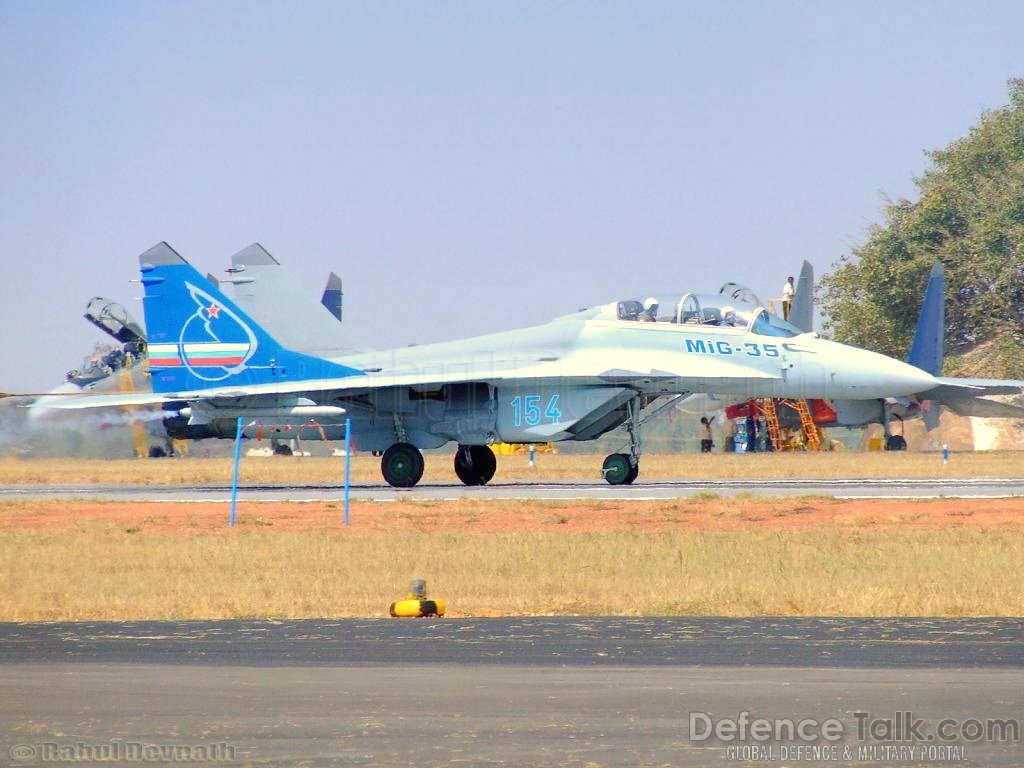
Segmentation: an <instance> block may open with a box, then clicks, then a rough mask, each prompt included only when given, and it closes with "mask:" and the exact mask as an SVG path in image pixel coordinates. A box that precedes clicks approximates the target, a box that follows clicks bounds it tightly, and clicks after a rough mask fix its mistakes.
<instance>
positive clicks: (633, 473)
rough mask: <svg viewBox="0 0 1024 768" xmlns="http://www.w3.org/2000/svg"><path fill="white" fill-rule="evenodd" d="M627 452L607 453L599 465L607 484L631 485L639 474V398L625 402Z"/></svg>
mask: <svg viewBox="0 0 1024 768" xmlns="http://www.w3.org/2000/svg"><path fill="white" fill-rule="evenodd" d="M626 413H627V414H628V415H627V418H626V431H628V432H629V453H612V454H609V455H608V456H607V457H606V458H605V460H604V464H603V465H602V467H601V471H602V472H603V473H604V479H605V480H607V481H608V484H609V485H632V484H633V481H634V480H636V479H637V477H638V476H639V475H640V398H638V397H634V398H633V399H632V400H630V401H629V402H628V403H626Z"/></svg>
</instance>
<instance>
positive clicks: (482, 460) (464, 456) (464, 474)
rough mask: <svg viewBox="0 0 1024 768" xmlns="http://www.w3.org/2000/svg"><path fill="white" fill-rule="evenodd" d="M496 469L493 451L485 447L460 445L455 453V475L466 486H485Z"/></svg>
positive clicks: (496, 464)
mask: <svg viewBox="0 0 1024 768" xmlns="http://www.w3.org/2000/svg"><path fill="white" fill-rule="evenodd" d="M497 468H498V462H497V459H495V458H494V451H492V450H491V449H490V448H488V447H487V446H486V445H460V446H459V447H458V450H456V451H455V474H456V475H458V476H459V480H461V481H462V482H463V483H464V484H466V485H486V484H487V483H488V482H490V480H491V478H492V477H494V471H495V470H496V469H497Z"/></svg>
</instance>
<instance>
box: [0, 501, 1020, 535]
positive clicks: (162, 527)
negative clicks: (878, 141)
mask: <svg viewBox="0 0 1024 768" xmlns="http://www.w3.org/2000/svg"><path fill="white" fill-rule="evenodd" d="M228 512H229V508H228V505H227V504H224V503H212V502H203V503H189V504H182V503H134V502H132V503H103V502H93V501H25V502H9V503H4V504H0V531H36V532H54V533H57V532H73V531H75V530H85V529H93V530H95V529H96V528H97V527H99V528H103V529H108V528H109V529H111V530H112V531H121V532H126V533H133V534H134V533H143V532H144V533H146V534H157V535H164V536H187V535H190V534H198V533H211V532H217V531H221V532H224V533H229V532H230V529H229V528H228V526H227V520H228ZM350 513H351V514H350V521H351V522H350V525H349V526H348V527H345V526H344V525H343V524H342V508H341V505H340V504H339V503H333V502H316V503H288V502H284V503H279V502H273V503H255V502H248V503H246V502H241V503H239V506H238V516H237V520H238V528H237V529H238V530H242V531H244V530H256V529H259V530H261V531H263V532H270V531H271V530H272V531H275V532H276V531H281V532H291V531H310V530H323V531H325V532H328V531H334V532H338V533H346V534H380V533H388V532H410V531H416V532H421V533H425V534H444V533H451V532H453V531H460V532H464V533H481V534H495V533H499V534H507V533H517V532H536V531H544V532H548V533H550V532H555V531H559V532H564V533H567V534H572V533H593V532H605V531H623V530H631V531H663V530H689V531H697V532H700V531H736V530H793V529H800V528H816V527H824V526H849V527H851V528H853V529H856V528H874V529H877V528H899V529H923V528H950V527H955V528H1004V529H1005V528H1009V529H1018V530H1019V529H1024V498H1010V499H978V500H962V499H936V500H919V501H918V500H914V501H906V500H888V499H885V500H866V499H858V500H835V499H827V498H819V497H793V498H771V499H748V498H742V499H729V498H717V497H716V498H696V499H677V500H669V501H656V502H651V501H645V502H526V503H523V502H503V501H474V500H462V501H453V502H391V503H381V502H355V503H353V504H352V506H351V509H350Z"/></svg>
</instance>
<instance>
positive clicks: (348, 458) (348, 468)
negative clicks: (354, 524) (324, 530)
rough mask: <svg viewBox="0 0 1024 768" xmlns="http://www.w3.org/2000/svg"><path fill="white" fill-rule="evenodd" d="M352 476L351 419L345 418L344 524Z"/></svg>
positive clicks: (346, 519) (346, 522) (346, 521)
mask: <svg viewBox="0 0 1024 768" xmlns="http://www.w3.org/2000/svg"><path fill="white" fill-rule="evenodd" d="M351 477H352V419H345V525H348V489H349V479H350V478H351Z"/></svg>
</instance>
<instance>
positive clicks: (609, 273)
mask: <svg viewBox="0 0 1024 768" xmlns="http://www.w3.org/2000/svg"><path fill="white" fill-rule="evenodd" d="M1021 29H1024V4H1020V3H1015V2H1005V3H1000V2H988V3H978V4H968V3H962V2H955V3H954V2H901V3H892V2H884V3H883V2H879V3H872V2H849V3H844V2H808V3H801V2H771V3H769V2H764V3H753V2H750V3H747V2H705V3H682V2H677V3H626V2H621V3H604V2H595V3H578V2H558V3H498V2H473V3H469V2H467V3H386V2H382V3H376V2H374V3H371V2H366V3H341V2H325V3H319V2H289V3H276V2H257V3H237V2H202V3H196V2H174V3H170V2H164V3H153V2H80V3H78V2H70V1H66V2H14V1H13V0H5V1H4V2H0V104H2V105H3V109H2V112H0V114H2V119H0V174H2V179H3V181H2V183H0V259H2V265H3V274H4V281H3V282H4V286H5V290H4V302H3V303H2V304H0V313H2V315H0V327H2V328H3V329H4V330H3V344H4V347H5V351H6V354H7V359H8V364H7V365H6V366H4V372H3V375H2V378H0V389H2V390H7V391H12V390H14V391H27V390H34V389H40V388H49V387H51V386H54V385H56V384H58V383H59V382H60V381H61V380H62V376H63V372H64V371H65V370H66V369H68V368H72V367H76V366H77V365H78V363H79V361H80V359H81V357H82V355H84V354H85V353H86V352H87V351H88V350H89V349H91V347H92V344H93V342H94V341H97V340H99V339H101V338H103V337H102V336H101V335H100V334H99V333H98V332H96V331H95V330H93V329H92V328H91V326H89V325H88V324H87V323H86V322H85V321H84V320H82V319H81V313H82V310H83V309H84V307H85V303H86V301H87V300H88V299H89V298H90V297H91V296H93V295H96V294H102V295H106V296H109V297H112V298H115V299H118V300H120V301H122V302H124V303H125V304H126V305H127V306H128V307H129V309H131V310H132V311H133V312H135V313H136V314H137V315H139V316H141V304H140V302H138V301H137V297H138V296H140V295H141V291H140V289H139V286H138V285H137V284H132V283H130V282H129V281H131V280H132V279H134V278H136V277H137V264H138V262H137V256H138V254H139V253H141V252H142V251H144V250H146V249H147V248H149V247H150V246H151V245H153V244H154V243H156V242H158V241H160V240H166V241H168V242H169V243H170V244H171V245H173V246H174V247H175V248H176V249H177V250H179V251H180V252H181V253H182V254H183V255H184V256H185V257H186V258H188V259H189V260H190V261H192V262H193V263H194V264H196V265H197V267H199V268H200V270H201V271H212V272H215V273H216V272H219V271H221V270H223V269H224V268H225V267H226V266H228V264H229V258H230V256H231V254H232V253H234V252H235V251H238V250H240V249H241V248H243V247H244V246H246V245H248V244H249V243H251V242H253V241H257V240H258V241H260V242H261V243H263V245H264V246H266V247H267V248H268V250H270V252H271V253H273V254H274V255H275V256H276V257H277V258H278V260H279V261H281V262H282V263H283V264H285V265H286V266H287V267H288V268H289V269H291V270H292V271H293V272H294V273H295V274H296V275H297V277H298V278H299V279H300V280H301V281H302V282H303V283H304V284H305V285H307V286H308V288H309V291H310V293H311V294H315V295H319V292H320V290H321V289H322V286H323V282H324V279H325V278H326V275H327V273H328V272H329V271H330V270H334V271H336V272H338V273H339V274H341V275H342V277H343V278H344V281H345V292H346V308H345V312H346V325H348V326H349V330H350V333H351V335H352V336H354V337H356V338H357V339H358V340H359V341H360V342H362V343H363V344H365V345H367V346H374V347H379V348H385V347H389V346H399V345H405V344H408V343H413V342H416V343H425V342H430V341H439V340H444V339H449V338H457V337H460V336H468V335H475V334H478V333H485V332H489V331H495V330H503V329H507V328H512V327H517V326H523V325H529V324H534V323H539V322H544V321H545V320H547V319H549V318H551V317H554V316H556V315H559V314H564V313H566V312H570V311H573V310H575V309H577V308H579V307H582V306H588V305H593V304H597V303H601V302H604V301H609V300H611V299H614V298H618V297H621V296H628V295H635V294H642V293H648V292H661V293H664V292H668V291H671V290H676V289H681V290H687V289H694V290H700V291H707V290H715V289H717V287H718V286H719V285H720V284H721V283H723V282H725V281H726V280H736V281H740V282H745V283H747V284H748V285H750V286H752V287H753V288H755V289H756V290H757V291H758V292H759V293H760V294H761V295H762V296H763V297H767V296H775V295H777V294H778V292H779V290H780V288H781V285H782V283H783V281H784V280H785V277H786V275H788V274H793V273H795V272H796V270H797V269H798V268H799V265H800V262H801V261H802V260H803V259H808V260H809V261H810V262H811V263H812V264H813V265H814V266H815V269H816V270H817V272H818V273H819V274H821V273H824V272H825V271H827V269H828V267H829V265H830V264H832V263H833V262H834V261H835V260H836V259H837V258H838V257H839V256H841V255H842V254H844V253H846V252H848V251H849V249H850V247H851V245H852V244H854V243H856V242H858V241H859V240H860V239H861V238H862V237H863V235H864V231H865V229H866V227H867V226H868V225H869V224H870V223H872V222H875V221H878V220H879V219H880V210H881V205H882V197H881V194H883V193H884V194H887V195H888V196H890V197H893V198H895V197H900V196H912V195H913V193H914V185H913V178H914V176H915V175H917V174H920V173H921V171H922V170H924V168H925V167H926V165H927V158H926V156H925V152H926V151H927V150H929V149H933V148H936V147H941V146H944V145H945V144H947V143H948V142H950V141H952V140H953V139H955V138H957V137H959V136H961V135H963V134H965V133H966V132H967V131H968V130H969V129H970V127H971V126H972V125H973V124H974V123H975V122H976V121H977V119H978V117H979V115H980V114H981V113H982V111H984V110H986V109H994V108H998V107H999V106H1002V105H1003V104H1005V103H1006V101H1007V95H1006V80H1007V79H1008V78H1010V77H1019V76H1024V66H1022V64H1024V56H1022V54H1021V46H1020V30H1021Z"/></svg>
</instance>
